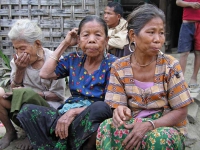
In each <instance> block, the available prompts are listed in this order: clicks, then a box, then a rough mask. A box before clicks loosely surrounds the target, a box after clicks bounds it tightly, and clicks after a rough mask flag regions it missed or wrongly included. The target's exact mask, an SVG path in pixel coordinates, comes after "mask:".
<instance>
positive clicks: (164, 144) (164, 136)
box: [141, 127, 185, 150]
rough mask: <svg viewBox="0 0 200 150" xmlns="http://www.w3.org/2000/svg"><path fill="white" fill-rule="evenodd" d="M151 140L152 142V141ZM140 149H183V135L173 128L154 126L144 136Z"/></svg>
mask: <svg viewBox="0 0 200 150" xmlns="http://www.w3.org/2000/svg"><path fill="white" fill-rule="evenodd" d="M152 140H153V142H152ZM142 143H143V144H141V146H142V147H141V149H147V150H149V149H176V150H184V149H185V145H184V136H183V134H181V133H180V131H178V130H177V129H175V128H172V127H160V128H156V129H154V130H152V131H150V132H147V134H146V135H145V136H144V138H143V140H142Z"/></svg>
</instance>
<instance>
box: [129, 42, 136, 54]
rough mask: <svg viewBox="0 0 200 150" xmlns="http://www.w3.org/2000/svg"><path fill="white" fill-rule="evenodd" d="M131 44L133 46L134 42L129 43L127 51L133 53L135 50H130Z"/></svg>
mask: <svg viewBox="0 0 200 150" xmlns="http://www.w3.org/2000/svg"><path fill="white" fill-rule="evenodd" d="M131 44H133V45H134V47H135V42H132V43H129V51H130V52H131V53H133V52H134V51H135V50H132V49H131Z"/></svg>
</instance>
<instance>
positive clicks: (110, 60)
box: [106, 53, 118, 62]
mask: <svg viewBox="0 0 200 150" xmlns="http://www.w3.org/2000/svg"><path fill="white" fill-rule="evenodd" d="M117 59H118V57H116V56H114V55H112V54H110V53H108V54H107V57H106V61H108V62H114V61H115V60H117Z"/></svg>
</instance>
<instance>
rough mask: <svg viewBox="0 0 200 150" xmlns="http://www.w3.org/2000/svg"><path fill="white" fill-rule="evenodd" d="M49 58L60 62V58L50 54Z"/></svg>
mask: <svg viewBox="0 0 200 150" xmlns="http://www.w3.org/2000/svg"><path fill="white" fill-rule="evenodd" d="M49 58H51V59H54V60H55V61H57V62H58V58H57V57H54V56H52V55H51V56H49Z"/></svg>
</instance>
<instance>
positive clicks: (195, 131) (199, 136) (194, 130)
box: [0, 53, 200, 150]
mask: <svg viewBox="0 0 200 150" xmlns="http://www.w3.org/2000/svg"><path fill="white" fill-rule="evenodd" d="M170 55H172V56H174V57H175V58H177V59H179V54H176V53H174V54H170ZM193 60H194V54H193V53H191V54H190V55H189V58H188V61H187V68H186V73H185V80H186V82H187V83H188V82H189V80H190V77H191V75H192V72H193ZM198 79H199V80H200V73H199V74H198ZM67 92H68V94H69V91H67ZM17 130H18V133H19V134H18V135H19V138H23V137H24V135H25V134H24V132H23V130H21V129H20V128H17ZM188 130H189V137H190V138H195V139H196V140H197V141H196V143H195V144H192V145H191V146H190V147H187V148H186V150H199V149H200V109H199V111H198V115H197V121H196V123H195V124H189V126H188ZM4 134H5V128H4V127H0V137H2V136H3V135H4ZM19 140H20V139H18V140H15V141H13V142H12V143H11V144H10V146H8V147H7V148H6V149H5V150H16V149H17V148H16V147H15V145H16V144H17V142H18V141H19ZM188 143H189V144H190V143H192V141H191V140H190V141H188Z"/></svg>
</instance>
